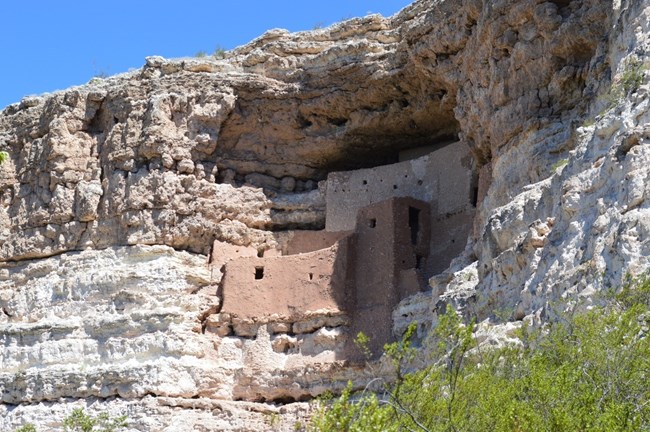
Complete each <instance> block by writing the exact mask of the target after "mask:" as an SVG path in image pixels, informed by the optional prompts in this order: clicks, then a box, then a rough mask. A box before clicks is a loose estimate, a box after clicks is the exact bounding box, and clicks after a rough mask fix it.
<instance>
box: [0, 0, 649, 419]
mask: <svg viewBox="0 0 650 432" xmlns="http://www.w3.org/2000/svg"><path fill="white" fill-rule="evenodd" d="M649 15H650V7H649V6H648V5H647V4H646V2H643V1H639V0H630V1H627V0H623V1H621V2H609V1H597V0H588V1H582V2H578V1H551V2H545V1H541V0H524V1H520V2H516V4H513V3H512V2H503V1H502V2H494V1H490V2H487V1H479V0H474V1H469V2H459V1H452V0H446V1H439V2H430V1H416V2H415V3H413V4H412V5H411V6H409V7H407V8H405V9H404V10H403V11H401V12H400V13H399V14H397V15H395V16H394V17H391V18H382V17H380V16H370V17H366V18H359V19H353V20H349V21H346V22H343V23H340V24H336V25H334V26H332V27H329V28H327V29H323V30H317V31H313V32H303V33H297V34H291V33H288V32H286V31H282V30H272V31H269V32H267V33H265V34H264V35H262V36H261V37H260V38H258V39H256V40H254V41H252V42H251V43H249V44H247V45H245V46H242V47H240V48H237V49H235V50H233V51H232V52H230V53H228V54H227V56H226V58H225V59H221V60H213V59H177V60H167V59H163V58H160V57H150V58H148V59H147V60H146V64H145V65H144V66H143V68H142V69H140V70H137V71H134V72H129V73H127V74H123V75H118V76H115V77H111V78H108V79H98V80H93V81H92V82H91V83H89V84H87V85H84V86H80V87H77V88H72V89H69V90H66V91H63V92H58V93H55V94H51V95H44V96H38V97H27V98H24V99H23V100H22V101H20V102H19V103H16V104H13V105H10V106H8V107H7V108H5V109H4V110H3V111H2V113H1V114H0V147H1V148H2V149H6V150H7V151H8V152H9V153H10V155H11V158H10V160H9V161H8V162H7V163H5V164H3V165H2V166H0V200H1V203H2V205H1V206H0V259H2V268H1V269H0V310H1V311H2V314H0V338H1V340H2V342H3V343H2V345H1V348H0V398H1V399H2V404H3V405H2V408H1V409H2V410H3V414H2V416H0V417H1V418H0V429H3V430H12V429H14V428H16V427H17V426H18V425H20V424H21V423H22V422H25V421H32V422H35V423H36V424H37V425H39V426H41V427H42V428H48V427H55V426H56V421H57V420H56V418H60V417H62V416H58V417H57V416H56V415H55V414H56V413H64V412H68V411H69V409H71V407H72V406H87V407H88V409H89V410H90V411H93V410H108V411H110V412H111V413H126V414H128V415H129V417H130V419H132V430H141V431H149V430H151V431H153V430H167V431H184V430H187V431H189V430H201V429H203V430H214V429H223V430H264V429H273V428H276V429H278V430H293V429H294V428H295V427H298V428H299V427H301V426H303V425H304V421H303V420H304V418H303V417H304V416H305V415H306V413H307V411H308V410H309V408H308V407H307V406H306V405H305V404H301V403H296V404H288V402H294V401H297V400H303V399H304V400H306V399H309V398H311V397H313V396H315V395H317V394H320V393H322V392H323V391H325V390H326V389H334V390H336V389H340V388H341V387H342V386H344V385H345V383H346V382H347V380H352V381H353V382H354V383H355V384H356V385H359V386H361V385H364V384H365V383H367V382H368V381H369V380H370V378H371V377H372V376H373V375H372V374H373V373H375V374H376V373H378V374H381V373H382V372H377V371H376V370H375V369H372V370H371V369H364V368H363V367H361V366H355V365H350V364H348V363H347V362H346V361H344V360H339V359H336V358H335V357H336V356H333V355H332V353H334V352H336V347H337V346H338V345H337V344H340V342H341V341H342V340H343V339H344V338H346V337H349V336H350V335H349V334H346V333H345V332H343V331H340V327H341V326H342V325H343V322H339V321H336V320H338V319H340V318H338V317H336V316H332V315H331V314H329V315H328V314H321V315H317V316H313V317H309V319H306V320H305V321H304V322H302V321H301V322H299V323H292V329H291V331H290V332H289V331H283V329H282V328H280V327H277V324H273V325H262V326H258V327H255V328H254V329H253V330H251V334H250V335H249V336H247V337H239V336H236V335H233V334H231V333H229V330H228V331H225V330H224V328H226V327H227V326H228V325H231V324H232V323H230V322H227V321H223V320H222V319H221V318H222V317H221V316H220V315H218V314H216V312H217V311H219V309H220V307H221V306H222V301H221V300H222V299H221V297H220V295H219V294H220V293H219V291H218V286H219V283H220V280H221V271H220V269H221V265H222V264H220V265H215V264H214V263H215V262H216V261H218V260H219V259H222V258H218V257H219V256H226V255H228V253H227V251H228V250H229V249H228V248H233V247H234V248H237V247H239V248H249V249H248V250H249V251H252V252H251V253H252V254H255V255H257V254H258V253H266V254H268V253H271V251H275V250H277V251H280V252H279V253H281V252H282V251H283V250H284V251H287V250H288V249H289V248H290V246H289V245H290V242H291V241H292V240H291V239H292V238H293V236H295V230H317V229H321V228H324V227H326V225H327V223H328V221H326V215H327V199H326V195H327V187H328V186H327V185H328V182H327V181H325V180H326V179H327V175H328V174H330V173H332V172H334V171H341V170H357V169H363V168H373V167H377V166H380V165H387V164H391V163H396V162H398V160H399V154H400V152H402V153H403V152H404V151H410V152H416V153H417V152H418V149H420V148H424V147H430V146H433V147H435V148H438V147H442V146H444V144H445V143H448V142H450V141H458V140H459V141H460V142H462V143H464V144H465V145H467V146H468V147H469V148H470V149H471V155H472V160H471V161H470V163H469V165H471V167H472V170H473V171H474V172H475V174H476V178H475V179H474V181H473V184H474V185H476V186H475V187H476V193H475V199H474V202H475V203H476V206H477V207H476V214H475V216H474V217H473V220H472V221H471V225H472V227H471V230H469V232H464V237H463V239H462V240H460V244H461V245H465V244H466V247H465V249H464V251H463V250H461V249H462V247H458V246H456V249H453V251H451V250H450V252H449V256H447V262H449V261H451V260H452V259H454V260H453V262H452V263H451V266H449V267H448V268H444V267H447V266H446V264H445V266H444V267H443V268H438V269H435V273H436V275H435V276H434V277H433V279H432V280H431V285H432V288H431V289H430V290H428V291H425V292H422V293H418V294H416V295H415V296H412V297H410V298H408V299H406V300H404V301H403V302H402V303H401V304H400V305H399V306H398V307H397V308H396V310H395V311H394V314H393V317H394V326H395V331H396V333H397V334H399V333H400V331H401V330H403V329H404V328H405V326H406V325H407V324H408V323H409V322H410V321H412V320H418V321H419V322H420V323H421V324H422V325H421V330H422V331H423V332H424V331H426V329H427V328H429V327H431V326H433V325H435V320H436V313H437V312H438V311H439V310H440V308H441V307H443V306H444V304H445V303H447V302H452V303H454V304H455V305H457V306H458V307H460V308H462V309H465V310H471V311H472V313H474V314H476V315H478V316H479V317H480V318H481V319H485V321H484V322H483V324H482V326H480V328H481V329H483V330H481V331H482V332H483V333H481V337H483V338H485V339H489V338H493V333H490V330H489V329H490V328H495V329H497V330H498V329H502V330H503V333H504V334H505V335H506V337H507V334H508V332H510V331H511V330H512V329H513V328H514V327H516V326H517V325H518V324H517V323H520V322H522V320H530V321H533V322H540V321H543V320H546V319H549V318H552V316H553V315H554V314H555V313H557V312H559V311H560V310H562V309H564V308H566V307H572V305H575V304H584V303H587V304H588V303H589V302H593V301H597V299H598V296H597V293H599V292H602V291H603V290H605V289H607V288H609V287H616V286H618V285H619V284H620V283H621V281H623V280H624V278H625V276H626V274H628V273H630V274H639V273H640V272H642V271H644V270H645V269H647V268H648V266H649V265H650V263H649V262H648V257H649V256H650V249H649V247H650V246H649V245H650V227H649V226H648V220H650V218H649V217H648V216H649V215H648V212H649V210H648V209H649V207H648V202H649V201H648V198H649V197H650V189H649V188H648V182H647V179H648V178H650V173H649V172H648V169H649V168H648V167H649V166H650V164H649V163H648V162H650V160H649V159H650V151H649V150H648V149H649V148H650V147H649V146H648V145H647V144H648V140H650V132H648V130H649V127H648V124H650V118H649V117H650V114H649V111H648V103H649V102H648V100H649V98H648V92H649V90H648V81H647V78H646V75H647V73H646V69H647V66H648V60H647V53H648V52H650V46H649V42H648V41H649V39H648V34H649V30H650V29H649V26H650V16H649ZM630 78H634V80H633V81H634V82H633V84H634V85H630ZM452 216H453V215H452V214H449V217H450V218H451V217H452ZM439 222H440V225H436V226H444V223H443V222H444V221H443V220H442V219H441V220H440V221H439ZM445 231H448V230H446V229H445ZM215 245H216V246H215ZM215 260H216V261H215ZM210 262H212V263H213V264H212V265H211V264H210ZM219 262H221V261H219ZM442 270H444V271H442ZM432 271H433V270H432ZM504 319H505V320H506V321H508V322H507V323H505V324H501V326H497V327H494V326H490V323H495V322H499V321H503V320H504ZM310 320H312V321H310ZM328 320H333V321H328ZM296 324H298V326H297V327H296ZM296 328H297V329H298V330H296ZM284 330H286V329H284ZM292 344H294V345H292ZM296 344H298V345H300V346H301V347H303V348H304V349H305V351H304V353H301V352H292V351H291V349H287V347H291V346H296ZM310 349H311V350H312V351H309V350H310ZM308 352H317V354H316V355H315V356H314V357H313V358H312V357H310V356H309V354H308ZM319 356H320V357H319ZM321 360H322V361H321ZM253 401H254V402H253ZM271 401H273V402H275V403H278V404H283V406H282V407H281V408H280V407H278V406H275V405H273V404H270V403H264V404H260V402H271ZM52 413H55V414H52ZM276 416H277V417H276ZM301 416H303V417H301ZM276 418H279V419H280V420H279V421H276V420H275V419H276ZM296 422H301V423H300V424H297V423H296Z"/></svg>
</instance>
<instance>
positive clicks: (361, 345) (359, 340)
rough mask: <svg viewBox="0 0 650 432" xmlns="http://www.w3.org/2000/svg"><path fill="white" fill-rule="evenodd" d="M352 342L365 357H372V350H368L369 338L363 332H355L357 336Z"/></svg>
mask: <svg viewBox="0 0 650 432" xmlns="http://www.w3.org/2000/svg"><path fill="white" fill-rule="evenodd" d="M354 344H355V345H356V346H357V348H358V349H359V351H361V352H362V353H363V355H364V357H365V358H366V359H369V358H370V357H372V352H371V351H370V346H369V344H370V338H369V337H368V336H367V335H366V334H365V333H363V332H359V333H357V337H356V338H354Z"/></svg>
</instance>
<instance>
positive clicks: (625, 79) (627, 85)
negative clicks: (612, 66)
mask: <svg viewBox="0 0 650 432" xmlns="http://www.w3.org/2000/svg"><path fill="white" fill-rule="evenodd" d="M645 70H646V68H645V65H644V63H643V62H641V61H640V60H637V59H629V60H627V61H626V62H625V65H624V67H623V71H622V72H621V74H620V76H619V77H618V79H617V80H616V81H615V82H614V83H613V84H612V87H611V89H610V90H609V93H608V94H607V102H608V104H609V106H610V107H611V106H613V105H616V104H618V103H620V102H621V100H623V98H625V97H627V96H628V95H630V94H632V93H634V92H635V91H636V90H637V89H638V88H639V87H640V86H641V84H643V76H644V73H645Z"/></svg>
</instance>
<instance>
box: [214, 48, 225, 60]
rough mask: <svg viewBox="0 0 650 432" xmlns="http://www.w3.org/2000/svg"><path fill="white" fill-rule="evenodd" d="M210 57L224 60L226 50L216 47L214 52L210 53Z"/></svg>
mask: <svg viewBox="0 0 650 432" xmlns="http://www.w3.org/2000/svg"><path fill="white" fill-rule="evenodd" d="M212 56H213V57H214V58H215V59H217V60H220V59H223V58H226V50H225V49H224V48H223V47H222V46H221V45H217V47H216V48H215V49H214V52H213V53H212Z"/></svg>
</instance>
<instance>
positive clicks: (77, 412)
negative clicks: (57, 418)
mask: <svg viewBox="0 0 650 432" xmlns="http://www.w3.org/2000/svg"><path fill="white" fill-rule="evenodd" d="M126 419H127V417H126V416H120V417H115V418H112V417H110V416H109V415H108V414H107V413H105V412H104V413H100V414H99V415H97V416H96V417H93V416H91V415H89V414H86V412H85V411H84V409H83V408H75V409H74V410H72V412H71V413H70V415H68V416H67V417H66V418H65V419H64V420H63V431H64V432H119V431H120V430H122V429H123V428H125V427H127V421H126ZM15 432H37V431H36V428H35V427H34V425H33V424H31V423H27V424H25V425H23V426H21V427H20V428H18V429H16V431H15Z"/></svg>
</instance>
